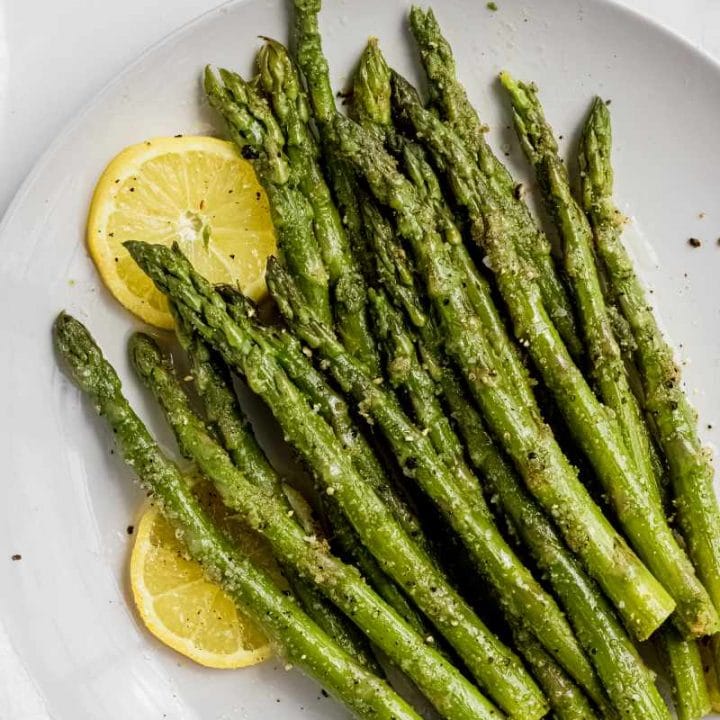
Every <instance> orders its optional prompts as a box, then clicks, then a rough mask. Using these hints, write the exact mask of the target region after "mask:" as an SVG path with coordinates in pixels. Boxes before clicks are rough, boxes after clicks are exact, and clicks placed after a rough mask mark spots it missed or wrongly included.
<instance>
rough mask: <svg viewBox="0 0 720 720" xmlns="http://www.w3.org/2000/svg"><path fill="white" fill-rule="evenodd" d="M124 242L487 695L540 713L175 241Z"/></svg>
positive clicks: (496, 644) (529, 688) (466, 610)
mask: <svg viewBox="0 0 720 720" xmlns="http://www.w3.org/2000/svg"><path fill="white" fill-rule="evenodd" d="M126 247H127V248H128V250H129V252H130V253H131V255H132V256H133V258H134V259H135V260H136V262H137V263H138V264H139V265H140V267H141V268H142V269H143V270H144V271H145V272H146V273H147V274H148V275H149V276H150V277H151V279H152V280H153V282H154V283H155V285H156V287H157V288H158V290H160V291H161V292H163V293H165V294H166V295H168V297H169V298H170V299H171V300H172V302H174V303H175V305H176V307H177V308H178V311H179V312H180V313H181V315H182V317H183V318H184V320H185V321H186V322H187V323H188V324H189V325H191V326H192V327H193V329H194V330H195V331H196V332H198V333H199V334H200V335H201V336H202V337H203V339H204V340H205V341H206V342H208V343H209V344H210V345H211V346H212V347H214V348H215V349H216V350H217V351H218V352H220V354H221V355H222V356H223V358H224V360H225V362H227V363H228V364H229V365H230V366H231V367H232V368H234V369H236V370H238V371H239V372H241V373H243V374H244V376H245V378H246V380H247V382H248V384H249V386H250V388H251V389H252V390H254V391H255V392H256V393H257V394H258V395H260V396H261V397H262V398H263V399H264V400H265V401H266V402H267V404H268V406H269V407H270V408H271V410H272V411H273V413H274V415H275V418H276V419H277V420H278V422H279V423H280V425H281V426H282V428H283V431H284V433H285V434H286V437H287V439H288V441H289V442H290V444H291V445H292V446H293V447H295V449H296V450H297V451H298V452H299V453H300V454H301V455H302V456H303V458H304V459H305V462H306V464H307V465H308V467H310V468H311V469H312V470H313V472H314V473H315V477H316V479H317V481H318V482H319V483H321V484H322V485H323V487H324V488H325V491H326V492H327V491H328V490H329V491H330V493H331V494H332V495H333V496H334V497H335V498H336V499H337V502H338V504H339V505H340V507H341V508H342V509H343V512H344V513H345V515H346V517H347V518H348V519H349V520H350V522H351V524H352V525H353V527H354V529H355V531H356V532H357V533H358V535H359V536H360V538H361V540H362V542H363V544H364V545H365V546H366V547H367V548H368V549H369V550H370V551H371V552H372V554H373V555H374V556H375V557H376V559H377V560H378V561H379V562H380V564H381V566H382V568H383V570H384V571H385V572H386V573H387V574H388V575H390V576H391V577H392V578H393V579H394V580H395V581H396V582H397V583H398V584H399V585H400V586H401V587H402V588H403V589H404V590H405V592H407V594H408V595H409V596H410V597H411V598H412V599H413V601H414V602H415V604H416V605H417V606H418V607H419V608H420V609H421V610H422V611H423V612H424V613H425V615H426V616H427V618H428V619H429V620H430V621H431V622H432V623H433V624H434V625H435V627H436V628H437V629H438V631H439V632H441V633H442V635H443V636H444V637H445V638H446V639H447V640H448V642H449V643H450V644H451V645H452V646H453V647H454V648H455V650H456V651H457V652H458V654H459V655H460V657H461V658H462V659H463V661H464V662H465V664H466V666H467V667H468V669H469V670H470V671H471V672H472V674H473V676H474V677H475V678H476V679H477V680H478V682H479V683H480V684H481V685H482V686H483V687H484V688H486V689H487V691H488V693H489V694H491V696H492V698H493V699H494V700H495V701H496V702H497V703H498V704H499V705H501V706H502V707H503V708H504V709H508V712H510V713H511V714H514V715H515V716H518V717H525V718H538V717H542V715H543V714H544V713H545V703H544V699H543V698H542V696H541V695H540V694H539V691H538V690H537V688H536V687H535V685H534V683H533V682H532V680H531V679H530V678H529V677H528V676H527V674H526V673H525V671H524V670H523V668H522V667H521V666H520V664H519V662H518V660H517V658H516V657H515V656H514V655H513V653H512V652H511V651H509V650H508V648H506V647H505V646H504V645H503V644H502V643H501V642H500V641H499V640H498V639H497V638H495V637H494V636H493V635H492V634H491V633H490V632H489V631H488V629H487V628H486V627H485V625H484V624H483V623H482V622H481V621H480V619H479V618H478V617H477V616H476V615H475V613H474V612H473V611H472V610H471V608H470V607H469V606H468V605H467V604H466V603H465V602H464V601H463V600H462V599H461V598H460V596H459V595H458V594H457V593H456V592H455V591H454V590H453V588H452V587H451V586H450V585H449V583H448V582H447V580H446V578H445V577H444V576H443V575H442V573H440V571H438V570H437V568H436V567H435V566H434V564H433V562H432V561H431V560H430V559H429V557H428V556H427V555H426V554H425V553H424V552H423V551H422V550H420V548H418V546H417V545H416V544H415V543H414V542H413V541H412V540H411V539H410V537H409V536H408V535H407V534H406V532H405V531H404V530H403V528H402V526H401V525H400V524H399V523H398V522H397V521H396V520H395V518H394V517H393V515H392V513H391V512H390V511H389V510H388V509H387V508H386V506H385V505H384V504H383V502H382V501H381V500H380V499H379V498H378V496H377V495H376V494H375V492H374V491H373V490H372V489H371V488H369V487H368V486H367V484H366V483H364V482H363V481H362V479H361V477H360V476H359V475H358V474H357V472H356V471H355V470H354V468H353V465H352V464H351V461H350V459H349V458H348V457H347V454H346V453H345V452H344V451H343V447H342V445H341V444H340V443H339V441H338V439H337V438H336V436H335V434H334V432H333V431H332V428H331V427H330V426H329V425H327V424H326V423H325V421H324V420H323V419H322V418H321V417H320V416H319V415H316V414H315V413H314V412H313V410H312V408H311V406H310V405H309V403H308V400H307V398H306V397H305V396H304V395H303V394H302V393H301V392H300V391H299V390H298V389H297V388H296V387H295V386H294V385H293V384H292V383H291V382H290V381H289V380H288V378H287V376H286V375H285V373H284V372H283V371H282V369H281V367H280V365H279V364H278V363H277V362H276V361H275V359H274V357H273V354H272V353H271V352H268V351H267V350H266V349H265V348H264V347H263V345H261V344H258V343H256V342H255V341H254V340H253V338H252V336H251V335H250V333H248V332H247V331H246V330H245V329H244V328H243V326H242V325H241V324H239V323H237V322H235V321H233V319H232V318H231V317H230V315H229V314H228V312H227V307H226V304H225V302H224V301H223V300H222V297H221V296H220V295H219V294H218V293H217V292H215V291H214V289H213V288H212V287H211V286H210V285H209V283H208V282H207V281H205V280H204V279H203V278H202V277H201V276H199V275H198V274H197V273H196V272H195V271H194V270H193V268H192V266H191V265H190V263H189V262H188V261H187V259H186V258H185V257H184V256H183V255H182V253H181V252H180V251H179V249H178V248H177V247H175V248H173V249H172V250H171V249H169V248H166V247H162V246H159V245H149V244H147V243H141V242H132V243H131V242H128V243H127V244H126ZM399 665H400V667H402V666H403V665H402V663H399ZM483 712H485V711H483ZM485 714H486V713H485ZM482 716H483V717H484V716H485V715H482Z"/></svg>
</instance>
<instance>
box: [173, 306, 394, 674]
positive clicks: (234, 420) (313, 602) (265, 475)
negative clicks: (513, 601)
mask: <svg viewBox="0 0 720 720" xmlns="http://www.w3.org/2000/svg"><path fill="white" fill-rule="evenodd" d="M175 326H176V329H177V335H178V337H179V339H180V343H181V345H182V346H183V348H184V349H185V351H186V352H187V354H188V358H189V360H190V368H191V372H192V377H193V384H194V386H195V389H196V390H197V393H198V395H199V397H200V399H201V400H202V404H203V408H204V410H205V416H206V418H207V419H208V421H209V422H210V423H211V426H212V427H214V428H215V429H216V430H217V434H218V436H219V437H220V439H221V441H222V445H223V447H224V448H225V450H226V451H227V453H228V455H229V456H230V459H231V460H232V462H233V464H234V465H235V467H236V468H238V469H239V470H241V471H242V472H243V473H244V475H245V477H246V478H247V479H248V480H249V481H250V482H251V483H252V484H253V485H255V486H256V487H259V488H261V489H262V490H264V491H265V492H266V493H267V494H269V495H272V496H274V497H276V498H279V499H280V500H281V502H282V503H283V505H284V506H285V509H286V510H287V511H291V510H292V508H291V505H290V503H289V502H288V499H287V497H286V495H285V493H284V489H283V486H282V481H281V479H280V477H279V476H278V474H277V473H276V472H275V470H274V468H273V467H272V466H271V465H270V463H269V462H268V460H267V458H266V457H265V453H264V452H263V451H262V449H261V448H260V446H259V445H258V443H257V440H256V439H255V436H254V435H253V434H252V431H251V430H250V428H249V423H248V420H247V418H246V417H245V415H244V414H243V413H242V411H241V410H240V407H239V405H238V402H237V398H236V396H235V393H234V391H233V390H232V389H231V383H232V380H231V378H230V377H229V375H228V373H227V371H226V370H225V369H224V368H222V367H221V366H220V364H219V363H218V361H217V360H216V359H215V358H213V357H212V355H211V353H210V350H209V348H208V347H207V346H206V345H205V343H203V342H202V340H201V339H200V338H198V337H197V335H195V334H194V333H193V332H192V331H191V330H189V329H188V328H185V327H183V322H182V318H179V317H176V323H175ZM289 514H292V515H295V517H296V521H297V522H298V524H301V519H300V518H298V517H297V514H296V513H295V511H294V510H292V512H289ZM306 515H307V513H306ZM301 527H302V528H303V530H304V532H305V534H318V529H317V523H315V522H314V521H313V518H311V517H307V518H306V519H305V520H304V522H303V523H302V524H301ZM282 569H283V573H284V574H285V576H286V577H287V579H288V581H289V582H290V585H291V587H292V590H293V592H294V593H295V595H296V596H297V598H298V599H299V601H300V604H301V605H302V607H303V609H304V610H305V612H306V613H307V614H308V616H309V617H310V618H312V620H314V621H315V622H316V623H317V624H318V625H319V626H320V627H321V628H322V629H323V630H324V631H325V632H326V633H327V634H328V635H329V636H330V637H332V638H334V639H335V642H337V644H338V645H340V647H342V648H343V650H345V651H346V652H348V653H349V654H350V655H352V656H353V657H355V658H356V659H357V660H358V661H359V662H360V663H362V664H363V665H364V666H365V667H367V668H369V669H371V670H372V671H373V672H374V673H375V674H376V675H382V670H381V668H380V666H379V665H378V663H377V661H376V660H375V658H374V656H373V654H372V651H371V649H370V647H369V645H368V644H367V641H366V639H365V638H364V637H363V636H362V634H361V633H360V632H359V631H358V630H357V628H356V627H355V626H354V625H352V624H351V623H350V622H349V621H348V620H347V619H346V618H345V617H344V616H343V615H342V614H341V613H340V612H339V611H338V610H337V609H336V608H335V607H334V606H333V605H332V604H330V603H329V602H328V601H327V600H326V599H325V598H324V597H323V596H322V595H320V594H319V593H318V592H317V591H316V590H315V588H314V587H313V585H312V584H311V583H308V582H307V581H306V580H304V579H303V578H302V577H300V576H299V575H298V573H297V572H296V571H295V570H294V569H293V568H292V567H283V568H282Z"/></svg>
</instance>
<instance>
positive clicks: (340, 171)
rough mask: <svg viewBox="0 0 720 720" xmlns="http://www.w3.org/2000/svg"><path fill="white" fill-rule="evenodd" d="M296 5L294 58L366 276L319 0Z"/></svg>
mask: <svg viewBox="0 0 720 720" xmlns="http://www.w3.org/2000/svg"><path fill="white" fill-rule="evenodd" d="M293 8H294V17H293V23H292V33H291V34H292V36H293V40H294V45H295V58H296V61H297V64H298V66H299V67H300V70H301V72H302V74H303V76H304V77H305V80H306V83H307V89H308V98H309V100H310V106H311V108H312V113H313V118H314V120H315V124H316V126H317V129H318V134H319V136H320V143H321V146H322V154H323V161H324V164H325V169H326V171H327V175H328V180H329V183H330V186H331V188H332V190H333V193H334V195H335V201H336V203H337V206H338V210H339V211H340V216H341V218H342V220H343V225H344V226H345V230H346V233H347V236H348V241H349V243H350V247H351V249H352V251H353V253H354V255H355V257H356V258H357V260H358V262H359V264H360V266H361V268H362V270H363V273H364V274H365V276H366V277H367V270H368V269H369V268H370V267H371V262H372V261H371V258H370V257H369V255H368V253H367V242H366V237H365V230H364V227H363V222H362V211H361V205H362V204H363V203H362V202H361V197H362V196H363V193H362V191H361V188H360V187H359V186H358V183H357V178H356V177H355V174H354V173H353V171H352V168H350V166H349V165H348V164H347V163H346V162H345V160H343V158H342V157H340V156H339V154H338V152H337V142H336V139H335V135H334V129H333V122H332V121H333V118H334V117H335V115H337V108H336V106H335V98H334V96H333V90H332V85H331V83H330V72H329V68H328V64H327V60H326V59H325V56H324V55H323V49H322V38H321V37H320V30H319V27H318V13H319V12H320V0H295V1H294V2H293Z"/></svg>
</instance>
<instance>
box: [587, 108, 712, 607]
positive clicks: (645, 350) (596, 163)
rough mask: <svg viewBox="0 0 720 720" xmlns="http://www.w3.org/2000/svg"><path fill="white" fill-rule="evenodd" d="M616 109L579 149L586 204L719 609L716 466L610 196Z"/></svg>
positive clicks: (693, 546) (594, 118) (602, 116)
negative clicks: (626, 247) (613, 115)
mask: <svg viewBox="0 0 720 720" xmlns="http://www.w3.org/2000/svg"><path fill="white" fill-rule="evenodd" d="M611 144H612V138H611V128H610V114H609V112H608V109H607V107H606V106H605V103H603V102H602V101H601V100H599V99H598V100H596V101H595V103H594V104H593V107H592V111H591V113H590V116H589V117H588V119H587V121H586V124H585V129H584V132H583V137H582V143H581V147H580V168H581V180H582V198H583V207H584V208H585V211H586V212H587V214H588V217H589V218H590V223H591V225H592V228H593V233H594V239H595V247H596V249H597V253H598V256H599V257H600V259H601V261H602V263H603V265H604V267H605V269H606V271H607V277H608V281H609V284H610V287H611V290H612V294H613V296H614V297H615V298H617V301H618V303H619V305H620V307H621V309H622V312H623V314H624V316H625V318H626V320H627V321H628V323H629V325H630V327H631V329H632V333H633V337H634V340H635V343H636V345H637V350H636V352H635V360H636V362H637V364H638V368H639V370H640V376H641V378H642V384H643V389H644V393H645V409H646V410H647V412H648V413H649V414H650V417H651V418H652V426H653V427H654V428H655V429H656V431H657V439H658V442H659V444H660V446H661V447H662V450H663V452H664V454H665V457H666V459H667V461H668V465H669V471H670V480H671V484H672V489H673V496H674V504H675V506H676V508H677V515H678V520H679V523H680V527H681V529H682V532H683V536H684V537H685V541H686V543H687V547H688V551H689V553H690V557H691V558H692V560H693V562H694V563H695V567H696V569H697V572H698V575H699V576H700V579H701V580H702V582H703V583H704V585H705V587H706V588H707V590H708V592H709V593H710V597H711V598H712V600H713V603H714V605H715V608H716V609H717V610H718V611H720V507H719V506H718V501H717V497H716V495H715V491H714V488H713V468H712V464H711V461H710V456H709V454H708V453H707V452H706V451H705V450H704V449H703V447H702V443H701V441H700V437H699V435H698V430H697V418H696V416H695V412H694V410H693V409H692V408H691V406H690V403H689V402H688V399H687V397H686V396H685V393H684V392H683V389H682V384H681V379H680V370H679V368H678V367H677V365H676V364H675V361H674V359H673V351H672V348H671V347H670V345H669V344H668V342H667V341H666V340H665V338H664V337H663V335H662V333H661V331H660V328H659V327H658V324H657V321H656V320H655V317H654V315H653V311H652V307H651V305H650V303H649V302H648V300H647V296H646V294H645V289H644V288H643V286H642V284H641V282H640V281H639V279H638V277H637V275H636V274H635V271H634V269H633V265H632V261H631V260H630V257H629V255H628V253H627V251H626V249H625V247H624V246H623V244H622V240H621V238H620V234H621V230H622V224H623V220H622V217H621V215H620V213H619V212H618V211H617V210H616V209H615V206H614V205H613V200H612V185H613V173H612V167H611V164H610V153H611Z"/></svg>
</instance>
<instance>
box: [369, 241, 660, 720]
mask: <svg viewBox="0 0 720 720" xmlns="http://www.w3.org/2000/svg"><path fill="white" fill-rule="evenodd" d="M385 241H386V242H388V243H392V242H394V238H393V237H392V235H390V236H387V237H385ZM378 256H382V257H384V258H386V259H387V261H388V262H391V263H394V264H395V265H397V266H398V267H397V270H396V271H395V272H393V269H392V268H387V272H386V273H385V274H384V277H386V278H387V281H384V282H383V287H384V289H385V291H386V292H387V293H388V295H389V296H390V297H392V298H393V300H394V302H395V304H396V305H397V306H398V307H400V308H405V307H406V304H407V300H408V298H414V300H413V301H412V303H411V307H412V308H413V311H414V312H417V311H418V308H420V307H422V300H421V298H420V296H421V294H422V293H421V292H420V291H419V289H418V288H417V287H415V285H414V284H413V282H412V276H411V274H410V273H409V270H408V269H407V268H405V267H404V263H405V262H406V261H407V258H405V257H404V255H402V254H401V253H396V252H393V251H392V246H391V245H390V246H389V247H388V248H385V249H384V250H383V248H382V246H379V248H378ZM397 276H402V277H405V278H406V283H405V284H403V285H401V284H400V283H398V282H397V281H396V280H395V278H396V277H397ZM400 287H402V288H403V291H404V292H403V293H400V292H398V288H400ZM408 317H409V318H412V319H411V320H410V322H411V324H412V325H413V326H414V327H415V328H417V334H418V336H419V338H420V342H419V349H420V353H421V357H422V361H423V365H424V367H425V368H426V369H427V372H428V373H429V374H430V376H431V377H432V378H433V380H434V381H435V382H436V383H437V385H438V387H439V389H440V391H441V393H442V397H443V400H444V402H445V404H446V407H447V411H448V412H449V414H450V415H451V417H452V419H453V421H454V422H455V424H456V426H457V428H458V430H459V432H460V434H461V435H462V437H463V440H464V444H465V448H466V451H467V456H468V459H469V460H470V462H471V463H472V465H473V467H474V468H475V470H476V471H477V473H478V476H479V477H480V478H482V484H483V489H484V491H485V493H486V495H487V496H488V497H489V498H490V499H491V503H492V505H493V506H497V508H498V509H499V510H500V511H501V513H500V514H501V515H502V516H503V517H504V519H505V520H506V521H507V522H508V523H509V525H510V529H511V534H513V535H514V536H515V537H517V538H518V540H519V542H520V543H521V544H522V545H523V546H524V548H525V549H526V550H529V552H530V555H531V556H532V558H533V559H534V561H535V563H536V564H537V566H538V568H539V570H540V571H541V572H542V573H543V576H544V577H545V578H546V579H547V581H548V582H549V584H550V587H551V588H552V590H553V592H554V593H555V596H556V597H557V599H558V601H559V602H560V604H561V606H562V607H563V609H564V611H565V613H566V614H567V617H568V620H569V621H570V624H571V625H572V626H573V630H574V631H575V634H576V637H577V638H578V640H579V642H580V644H581V646H582V647H583V649H584V650H585V653H586V654H587V656H588V657H589V658H590V660H591V662H592V663H593V666H594V667H595V671H596V673H597V675H598V677H599V678H600V680H601V682H602V684H603V686H604V687H605V689H606V691H607V694H608V696H609V698H610V701H611V703H612V705H613V706H614V707H616V708H618V710H619V712H620V715H621V717H622V718H625V719H626V720H651V719H652V720H669V717H670V716H669V713H668V710H667V708H666V706H665V703H664V701H663V699H662V697H661V696H660V694H659V693H658V691H657V688H656V687H655V680H654V676H653V674H652V673H651V672H650V671H649V670H648V669H647V668H646V666H645V664H644V663H643V661H642V660H641V659H640V656H639V655H638V654H637V651H636V650H635V646H634V645H633V643H632V641H631V640H630V638H629V637H628V636H627V633H626V632H625V629H624V628H623V626H622V624H621V623H620V621H619V620H618V618H617V617H616V615H615V613H614V612H613V610H612V608H611V607H610V604H609V603H608V602H607V600H606V599H605V597H604V596H603V594H602V592H601V590H600V589H599V588H598V587H597V585H596V584H595V583H594V582H593V581H592V580H591V579H590V578H589V577H588V576H587V575H586V574H585V573H584V571H583V570H582V568H581V567H580V565H579V563H578V562H577V560H576V559H575V557H574V556H573V554H572V553H571V552H570V551H569V550H568V549H567V547H566V546H565V545H564V544H563V542H562V540H561V539H560V538H559V537H558V534H557V531H556V530H555V528H554V527H553V525H552V523H551V522H550V521H549V520H548V518H547V517H546V516H545V515H544V514H543V512H542V511H541V510H540V508H539V507H538V506H537V504H536V503H535V502H534V501H533V500H532V498H531V497H530V496H529V495H528V493H527V492H526V490H525V489H524V488H523V486H522V482H521V481H520V479H519V478H518V477H517V475H516V474H515V472H514V470H513V469H512V467H510V465H509V464H508V463H507V462H506V460H505V459H504V458H503V456H502V454H501V453H500V452H499V451H498V450H497V448H496V446H495V445H494V443H493V441H492V438H491V437H490V436H489V435H488V433H487V431H486V430H485V424H484V422H483V419H482V417H481V416H480V414H479V412H478V411H477V410H476V408H475V407H474V405H473V403H472V400H470V399H469V398H468V396H467V391H466V389H465V387H464V386H463V383H462V380H461V379H460V378H459V377H458V376H457V373H456V372H455V370H454V368H453V367H452V366H451V365H449V364H448V363H447V362H446V361H445V358H444V357H443V351H442V338H441V335H440V331H439V329H438V328H437V326H436V324H435V322H434V320H433V319H432V318H430V317H427V316H425V315H422V314H420V315H418V316H411V315H410V314H408Z"/></svg>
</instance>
